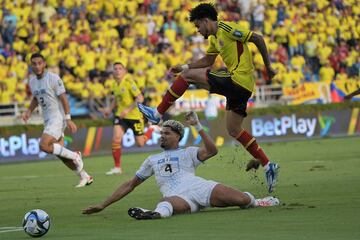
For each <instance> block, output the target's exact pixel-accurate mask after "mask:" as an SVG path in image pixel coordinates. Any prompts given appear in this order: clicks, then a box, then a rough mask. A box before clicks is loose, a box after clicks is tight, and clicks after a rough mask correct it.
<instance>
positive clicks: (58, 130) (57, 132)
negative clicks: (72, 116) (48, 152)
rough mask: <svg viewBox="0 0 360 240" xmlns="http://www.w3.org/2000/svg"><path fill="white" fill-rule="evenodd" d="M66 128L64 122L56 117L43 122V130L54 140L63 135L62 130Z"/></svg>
mask: <svg viewBox="0 0 360 240" xmlns="http://www.w3.org/2000/svg"><path fill="white" fill-rule="evenodd" d="M65 128H66V122H65V121H62V120H58V119H54V120H49V121H48V122H46V123H45V126H44V132H43V133H45V134H48V135H50V136H52V137H54V138H55V139H56V140H59V139H60V138H61V137H64V131H65Z"/></svg>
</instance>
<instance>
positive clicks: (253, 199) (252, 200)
mask: <svg viewBox="0 0 360 240" xmlns="http://www.w3.org/2000/svg"><path fill="white" fill-rule="evenodd" d="M244 193H245V194H246V195H248V196H249V198H250V203H249V204H248V205H245V206H240V208H244V209H245V208H251V207H255V197H254V196H253V195H252V194H251V193H249V192H244Z"/></svg>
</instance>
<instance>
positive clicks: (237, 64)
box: [206, 21, 255, 91]
mask: <svg viewBox="0 0 360 240" xmlns="http://www.w3.org/2000/svg"><path fill="white" fill-rule="evenodd" d="M251 35H252V31H250V30H248V29H245V28H243V27H241V26H240V25H238V24H237V23H233V22H224V21H219V22H218V31H217V33H216V36H214V35H211V36H209V47H208V50H207V53H206V54H209V55H212V54H216V55H217V54H219V55H220V56H221V58H222V60H223V61H224V63H225V65H226V67H227V69H228V71H229V72H230V74H231V79H232V80H233V81H234V82H236V83H237V84H239V85H240V86H242V87H244V88H246V89H248V90H249V91H253V90H254V84H255V79H254V76H253V72H254V65H253V61H252V56H251V52H250V50H249V47H248V46H247V42H248V40H249V38H250V37H251Z"/></svg>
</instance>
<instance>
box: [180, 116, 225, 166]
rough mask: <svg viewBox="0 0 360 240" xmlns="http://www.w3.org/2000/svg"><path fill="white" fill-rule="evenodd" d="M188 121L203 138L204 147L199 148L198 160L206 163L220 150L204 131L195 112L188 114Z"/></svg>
mask: <svg viewBox="0 0 360 240" xmlns="http://www.w3.org/2000/svg"><path fill="white" fill-rule="evenodd" d="M185 117H186V121H187V122H188V123H189V124H190V125H192V126H194V127H195V128H196V130H197V131H198V133H199V135H200V136H201V138H202V140H203V142H204V145H203V146H201V147H200V148H199V151H198V156H197V157H198V159H199V160H200V161H205V160H207V159H209V158H211V157H213V156H215V155H216V154H217V153H218V149H217V147H216V145H215V143H214V140H213V139H212V138H211V137H210V136H209V135H208V134H207V133H206V132H205V131H204V129H203V128H202V126H201V123H200V121H199V118H198V116H197V114H196V113H195V112H193V111H191V112H189V113H187V114H186V116H185Z"/></svg>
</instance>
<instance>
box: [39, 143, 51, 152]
mask: <svg viewBox="0 0 360 240" xmlns="http://www.w3.org/2000/svg"><path fill="white" fill-rule="evenodd" d="M39 147H40V150H41V151H43V152H46V153H52V147H51V145H50V144H49V143H48V142H40V144H39Z"/></svg>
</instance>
